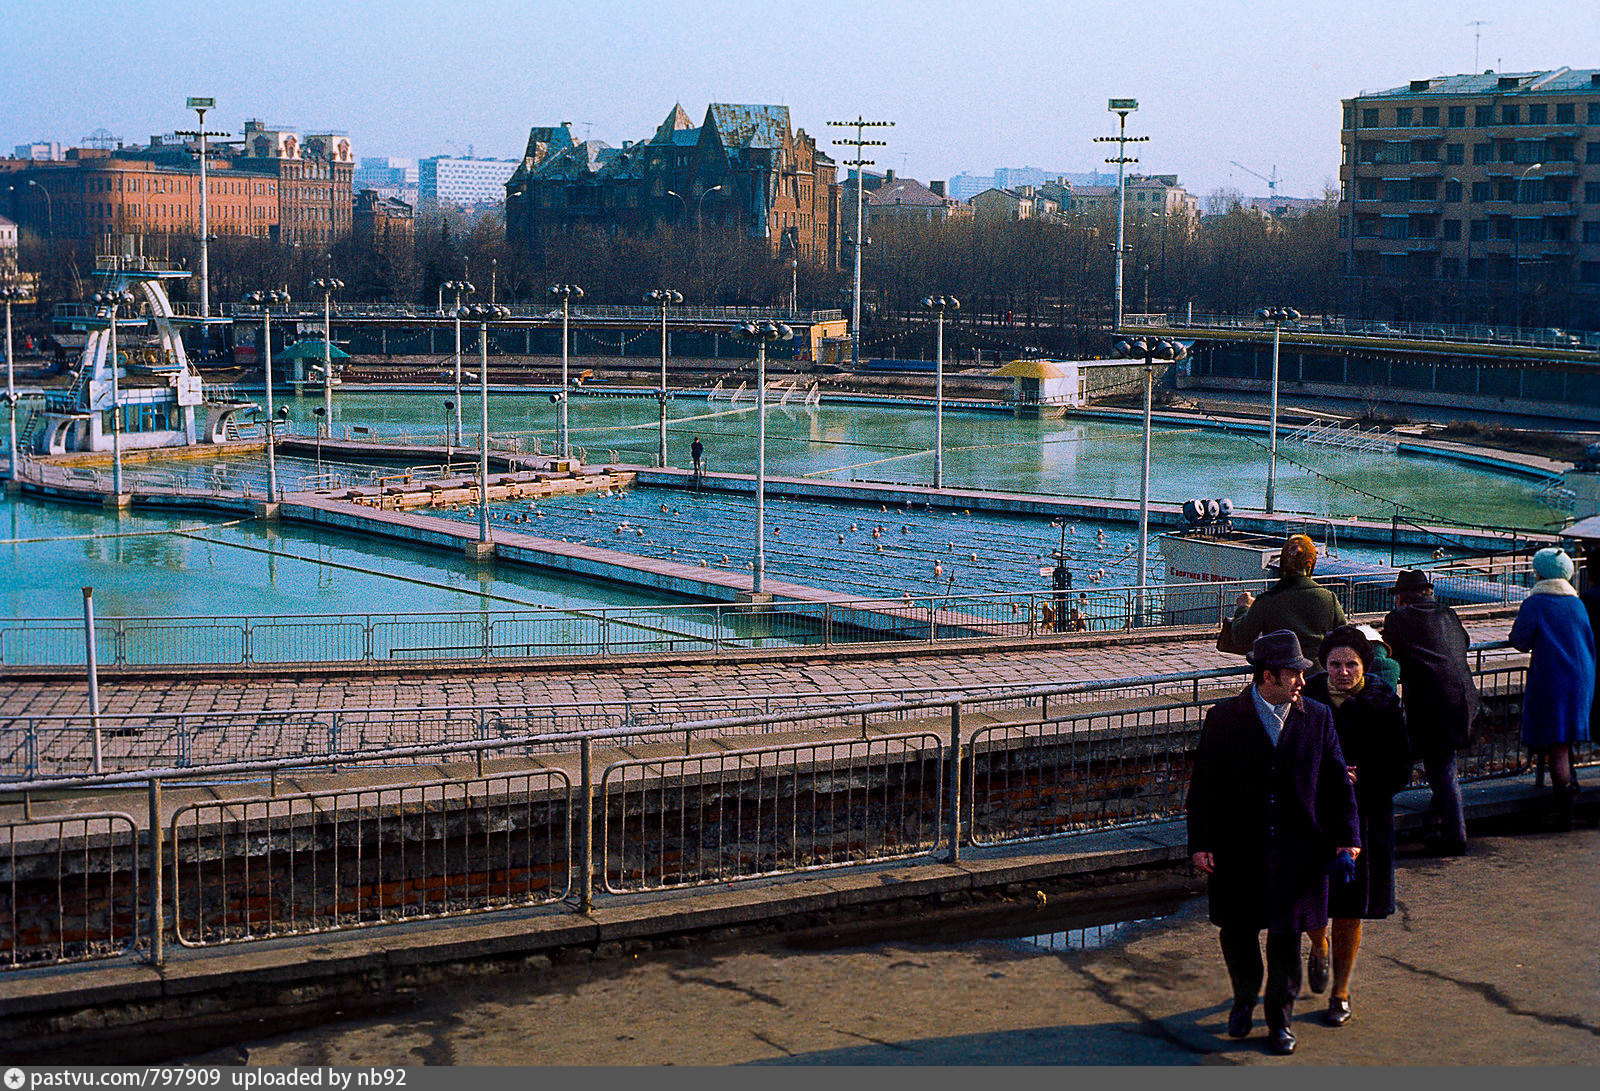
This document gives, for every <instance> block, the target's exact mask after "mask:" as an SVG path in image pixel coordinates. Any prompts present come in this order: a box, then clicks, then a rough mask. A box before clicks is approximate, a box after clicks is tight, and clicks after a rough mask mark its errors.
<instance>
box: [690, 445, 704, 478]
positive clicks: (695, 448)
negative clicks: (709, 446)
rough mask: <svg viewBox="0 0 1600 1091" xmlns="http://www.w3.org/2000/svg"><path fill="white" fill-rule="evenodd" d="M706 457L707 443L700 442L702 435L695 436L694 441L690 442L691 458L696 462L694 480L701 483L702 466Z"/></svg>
mask: <svg viewBox="0 0 1600 1091" xmlns="http://www.w3.org/2000/svg"><path fill="white" fill-rule="evenodd" d="M705 457H706V445H705V444H703V443H701V442H700V437H699V436H695V437H694V442H693V443H691V444H689V459H690V461H691V462H693V464H694V481H695V484H696V485H698V484H699V483H700V466H701V463H702V462H703V461H704V460H705Z"/></svg>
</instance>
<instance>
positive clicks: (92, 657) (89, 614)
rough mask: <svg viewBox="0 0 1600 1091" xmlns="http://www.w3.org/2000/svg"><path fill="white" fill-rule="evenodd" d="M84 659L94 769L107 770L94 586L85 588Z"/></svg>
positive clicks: (97, 770) (99, 771) (96, 770)
mask: <svg viewBox="0 0 1600 1091" xmlns="http://www.w3.org/2000/svg"><path fill="white" fill-rule="evenodd" d="M83 661H84V666H85V667H86V668H87V671H88V676H89V726H90V729H91V730H92V731H93V732H94V771H95V772H96V773H103V772H105V770H104V768H103V767H102V760H101V751H100V664H99V662H98V660H97V653H96V649H95V636H94V588H92V587H85V588H84V589H83Z"/></svg>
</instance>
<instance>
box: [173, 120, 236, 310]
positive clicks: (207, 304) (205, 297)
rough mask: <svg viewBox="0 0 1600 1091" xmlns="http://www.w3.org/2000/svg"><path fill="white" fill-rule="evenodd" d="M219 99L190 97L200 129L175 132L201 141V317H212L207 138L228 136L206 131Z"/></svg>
mask: <svg viewBox="0 0 1600 1091" xmlns="http://www.w3.org/2000/svg"><path fill="white" fill-rule="evenodd" d="M216 105H217V100H216V99H214V98H190V99H189V100H188V102H187V106H188V108H189V109H191V110H193V111H194V112H195V113H196V114H198V115H200V127H199V128H198V129H183V130H180V131H178V132H177V133H175V134H174V135H176V136H192V137H195V138H197V139H198V140H199V141H200V317H201V318H210V317H211V247H210V238H209V236H210V234H211V226H210V214H209V207H210V206H209V200H208V198H209V197H210V194H209V193H207V192H206V191H207V189H208V188H209V187H208V184H207V182H206V154H207V153H206V138H207V137H210V136H227V135H228V134H227V133H208V132H206V111H207V110H212V109H215V108H216Z"/></svg>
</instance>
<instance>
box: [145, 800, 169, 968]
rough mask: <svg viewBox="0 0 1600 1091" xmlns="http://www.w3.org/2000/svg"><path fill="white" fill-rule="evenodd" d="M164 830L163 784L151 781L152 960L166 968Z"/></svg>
mask: <svg viewBox="0 0 1600 1091" xmlns="http://www.w3.org/2000/svg"><path fill="white" fill-rule="evenodd" d="M164 832H165V831H164V830H163V829H162V827H161V781H160V780H159V779H158V778H155V777H152V778H150V836H149V838H148V839H147V840H148V844H149V847H150V858H149V862H148V867H149V869H150V961H151V962H152V963H153V964H155V965H157V966H160V965H163V964H164V963H165V962H166V961H167V952H166V947H165V943H166V931H167V921H166V906H165V904H164V903H165V899H166V896H165V894H164V893H163V892H162V889H161V879H162V872H163V869H162V863H161V862H162V859H163V857H165V855H166V851H165V846H164V843H163V837H162V834H163V833H164Z"/></svg>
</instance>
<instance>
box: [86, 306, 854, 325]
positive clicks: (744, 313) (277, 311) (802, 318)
mask: <svg viewBox="0 0 1600 1091" xmlns="http://www.w3.org/2000/svg"><path fill="white" fill-rule="evenodd" d="M73 306H83V305H82V304H58V305H57V313H58V314H67V313H70V312H67V311H64V310H62V308H66V307H73ZM507 306H508V308H509V309H510V311H511V320H512V321H516V320H517V319H551V320H555V321H560V319H561V308H560V307H554V308H552V307H551V306H550V304H548V303H511V304H508V305H507ZM218 309H219V311H220V313H222V314H223V315H226V316H227V317H230V318H243V319H248V320H252V321H257V320H259V319H260V317H261V314H262V312H263V310H270V311H271V313H272V315H273V317H274V318H279V319H294V318H301V319H305V320H307V321H320V320H321V319H322V317H323V313H322V309H321V308H311V307H305V306H300V305H296V304H290V305H288V306H284V307H270V308H263V307H262V306H260V305H257V304H250V303H223V304H221V305H220V307H219V308H218ZM451 314H452V312H451V310H450V308H448V307H446V308H444V309H443V310H441V309H439V308H438V307H437V306H434V307H429V306H427V305H426V304H422V303H363V302H345V303H337V304H335V305H334V308H333V317H334V318H335V319H341V320H342V319H357V318H418V319H431V320H434V321H448V320H450V319H451ZM570 316H571V320H572V322H573V323H574V324H578V323H582V322H585V321H588V322H607V321H610V322H616V321H623V322H642V323H649V324H655V323H659V322H660V321H661V309H660V308H659V307H652V306H649V305H646V304H623V305H608V304H598V305H590V306H583V307H573V308H571V312H570ZM746 318H771V319H775V320H781V321H784V322H806V323H815V322H838V321H840V320H842V319H843V318H844V312H843V311H840V310H838V309H830V308H823V309H819V310H812V309H805V308H803V309H801V310H797V311H796V310H790V309H789V308H787V307H704V306H695V305H686V306H680V307H673V308H672V309H671V310H669V311H668V312H667V322H668V324H669V325H677V324H681V323H684V322H728V323H733V322H737V321H739V320H741V319H746Z"/></svg>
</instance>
